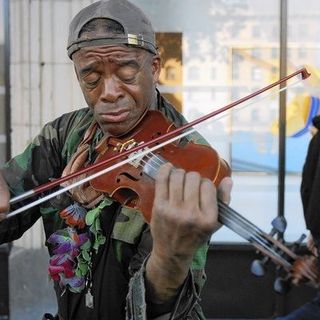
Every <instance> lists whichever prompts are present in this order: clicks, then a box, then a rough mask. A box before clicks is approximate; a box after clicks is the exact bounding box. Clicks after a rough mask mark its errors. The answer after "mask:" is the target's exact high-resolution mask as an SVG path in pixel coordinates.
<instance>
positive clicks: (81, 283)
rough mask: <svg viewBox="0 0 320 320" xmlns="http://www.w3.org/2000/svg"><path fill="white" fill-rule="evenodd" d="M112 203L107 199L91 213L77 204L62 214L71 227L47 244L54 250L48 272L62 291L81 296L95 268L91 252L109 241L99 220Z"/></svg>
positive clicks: (63, 230) (57, 232) (52, 237)
mask: <svg viewBox="0 0 320 320" xmlns="http://www.w3.org/2000/svg"><path fill="white" fill-rule="evenodd" d="M111 203H112V200H111V199H110V198H105V199H104V200H103V201H102V202H101V203H100V204H99V205H98V206H97V207H96V208H94V209H92V210H90V211H88V212H87V210H86V209H85V208H84V207H82V206H81V205H79V204H78V203H74V204H71V205H70V206H68V207H67V208H65V209H64V210H62V211H61V212H60V213H59V214H60V217H61V218H62V219H63V220H64V221H65V223H66V224H67V225H68V227H66V228H64V229H62V230H57V231H56V232H54V233H53V234H51V236H50V237H49V238H48V243H50V244H51V245H53V246H54V248H53V254H54V255H53V256H52V257H51V258H50V260H49V270H48V271H49V276H50V277H51V278H52V279H53V280H54V281H57V282H59V285H60V287H61V288H62V289H65V288H68V289H69V290H70V291H72V292H75V293H79V292H81V291H82V290H83V289H84V288H85V285H86V280H87V278H88V276H89V275H90V272H91V267H92V263H91V255H92V250H94V251H95V252H97V251H98V249H99V246H100V245H102V244H104V243H105V241H106V238H105V236H104V235H103V232H102V228H101V225H100V219H99V216H100V213H101V211H102V209H103V208H105V207H106V206H110V205H111Z"/></svg>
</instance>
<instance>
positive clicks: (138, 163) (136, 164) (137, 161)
mask: <svg viewBox="0 0 320 320" xmlns="http://www.w3.org/2000/svg"><path fill="white" fill-rule="evenodd" d="M148 149H149V148H143V149H141V150H139V151H136V152H133V153H131V154H129V156H128V158H129V159H130V158H132V157H136V158H135V159H133V160H132V161H130V164H131V165H132V166H134V167H135V168H138V167H139V166H142V167H143V163H141V162H142V160H143V157H145V154H144V155H142V156H140V157H139V156H138V157H137V155H139V154H140V153H143V152H145V151H146V150H148Z"/></svg>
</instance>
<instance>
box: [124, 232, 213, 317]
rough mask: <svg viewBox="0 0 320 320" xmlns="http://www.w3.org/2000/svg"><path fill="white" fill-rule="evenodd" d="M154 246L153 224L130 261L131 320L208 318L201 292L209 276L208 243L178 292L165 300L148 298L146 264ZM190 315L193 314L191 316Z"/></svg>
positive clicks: (200, 252) (129, 314) (143, 235)
mask: <svg viewBox="0 0 320 320" xmlns="http://www.w3.org/2000/svg"><path fill="white" fill-rule="evenodd" d="M151 248H152V240H151V235H150V230H149V228H148V229H146V230H145V231H144V233H143V234H142V237H141V241H140V244H139V248H138V252H137V254H136V255H135V257H134V258H133V259H132V261H131V264H130V273H131V274H132V277H131V279H130V283H129V291H128V295H127V304H126V305H127V308H126V313H127V317H126V319H127V320H146V319H152V320H169V319H170V320H177V319H193V320H204V319H205V317H204V315H203V312H202V309H201V307H200V304H199V301H200V293H201V289H202V287H203V285H204V282H205V279H206V276H205V272H204V266H205V262H206V255H207V249H208V246H207V245H204V246H203V247H201V248H199V249H198V251H197V252H196V254H195V256H194V258H193V263H192V267H191V268H190V270H189V275H188V277H187V279H186V280H185V282H184V284H183V285H182V287H181V289H180V291H179V293H178V295H177V296H176V298H175V299H174V300H172V301H169V302H168V303H165V304H154V303H150V302H148V298H147V297H146V288H145V277H144V276H145V266H146V262H147V260H148V257H149V253H150V251H151ZM187 316H188V317H189V318H187Z"/></svg>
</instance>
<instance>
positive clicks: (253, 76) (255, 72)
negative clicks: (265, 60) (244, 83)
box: [251, 67, 262, 81]
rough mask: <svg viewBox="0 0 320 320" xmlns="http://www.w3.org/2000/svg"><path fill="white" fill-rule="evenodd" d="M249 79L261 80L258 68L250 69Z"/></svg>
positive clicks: (260, 72)
mask: <svg viewBox="0 0 320 320" xmlns="http://www.w3.org/2000/svg"><path fill="white" fill-rule="evenodd" d="M251 79H252V80H255V81H256V80H261V79H262V71H261V69H260V68H258V67H253V68H252V69H251Z"/></svg>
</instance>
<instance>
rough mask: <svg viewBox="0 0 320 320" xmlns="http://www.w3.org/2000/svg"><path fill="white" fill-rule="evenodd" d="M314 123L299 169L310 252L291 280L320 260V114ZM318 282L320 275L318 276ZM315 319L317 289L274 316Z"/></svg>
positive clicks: (318, 314) (319, 311)
mask: <svg viewBox="0 0 320 320" xmlns="http://www.w3.org/2000/svg"><path fill="white" fill-rule="evenodd" d="M312 124H313V126H312V127H311V134H312V139H311V140H310V143H309V147H308V152H307V156H306V159H305V163H304V166H303V170H302V181H301V188H300V193H301V200H302V205H303V212H304V217H305V221H306V226H307V228H308V229H309V230H310V236H309V239H308V242H307V247H308V249H309V250H310V252H311V253H312V255H310V256H305V257H303V258H304V260H301V262H303V264H301V267H300V268H297V270H296V271H295V272H293V274H292V278H293V283H294V284H299V283H300V282H303V281H305V280H306V279H310V277H308V275H310V272H311V273H313V274H316V273H317V271H318V273H319V270H320V267H319V264H320V260H319V249H320V245H319V243H320V215H319V209H318V207H319V195H320V194H319V192H320V189H319V181H320V170H319V169H320V166H319V164H320V153H319V148H320V131H319V130H320V115H317V116H315V117H314V118H313V119H312ZM318 283H319V279H318ZM300 319H303V320H317V319H320V291H319V290H318V291H317V293H316V295H315V297H314V298H313V299H312V300H311V301H309V302H307V303H305V304H303V305H302V306H300V307H299V308H297V309H296V310H293V311H292V312H291V313H289V314H287V315H285V316H283V317H279V318H277V320H300Z"/></svg>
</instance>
